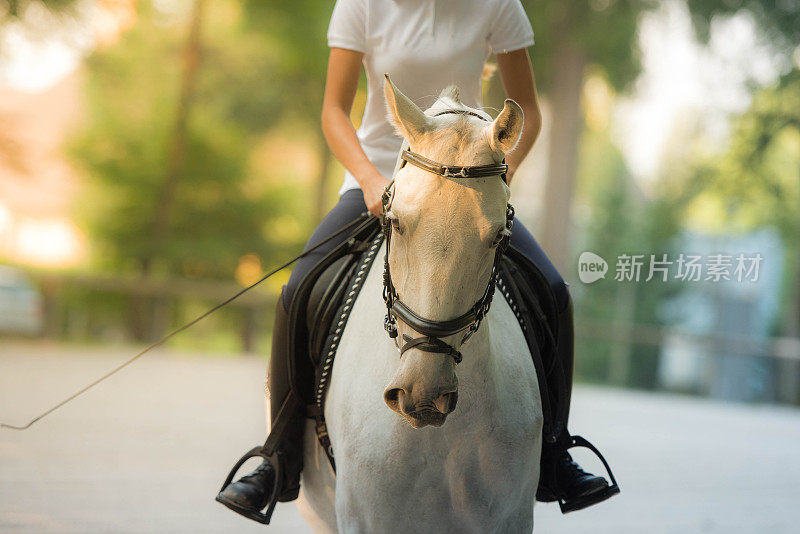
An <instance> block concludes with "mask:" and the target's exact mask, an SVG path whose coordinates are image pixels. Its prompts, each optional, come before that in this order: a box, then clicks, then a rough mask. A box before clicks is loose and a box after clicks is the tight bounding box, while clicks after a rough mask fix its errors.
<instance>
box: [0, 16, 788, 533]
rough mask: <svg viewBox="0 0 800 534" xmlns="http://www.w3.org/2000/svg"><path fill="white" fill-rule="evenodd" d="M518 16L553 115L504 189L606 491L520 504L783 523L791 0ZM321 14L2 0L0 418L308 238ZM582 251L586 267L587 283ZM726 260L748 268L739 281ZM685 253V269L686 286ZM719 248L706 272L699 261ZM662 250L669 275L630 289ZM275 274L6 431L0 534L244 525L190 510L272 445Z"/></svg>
mask: <svg viewBox="0 0 800 534" xmlns="http://www.w3.org/2000/svg"><path fill="white" fill-rule="evenodd" d="M523 5H524V6H525V9H526V11H527V13H528V15H529V16H530V18H531V22H532V24H533V28H534V32H535V34H536V45H535V46H534V47H533V48H532V49H531V56H532V61H533V66H534V71H535V73H536V77H537V84H538V87H539V90H540V93H541V97H542V104H543V112H544V130H543V132H542V136H541V138H540V139H539V140H538V141H537V144H536V146H535V147H534V149H533V150H532V152H531V153H530V155H529V156H528V158H527V159H526V161H525V162H524V164H523V166H522V167H521V168H520V170H519V172H518V173H517V175H516V176H515V178H514V181H513V185H512V191H513V196H512V202H513V204H514V206H515V208H516V210H517V214H518V216H519V217H520V218H521V219H522V220H523V221H524V222H525V223H526V224H527V225H528V226H529V228H531V229H532V230H533V231H534V235H535V236H536V237H537V239H539V241H540V242H541V243H542V244H543V246H544V248H545V250H546V251H547V252H548V254H549V255H550V257H551V258H552V259H553V261H554V263H555V264H556V265H557V267H558V268H559V270H560V271H561V273H562V274H563V275H564V277H565V278H566V279H567V281H568V282H570V285H571V288H572V293H573V297H574V299H575V309H576V321H577V337H578V341H577V359H576V381H577V382H578V384H579V385H578V387H577V388H576V390H577V391H576V400H575V402H573V413H574V416H573V425H572V426H573V427H574V431H575V432H578V433H584V434H585V435H586V436H587V437H588V438H589V439H590V440H593V441H596V442H597V444H598V446H600V448H601V449H602V450H603V451H604V452H606V453H607V457H608V458H609V460H610V461H611V464H612V466H618V472H617V473H616V474H617V476H618V478H620V484H621V485H622V486H623V493H622V495H621V496H620V497H618V498H615V500H613V501H610V502H609V503H608V504H604V505H602V506H598V507H595V508H592V509H591V510H587V511H586V512H580V513H579V514H572V515H571V516H567V517H566V518H563V519H562V518H561V517H560V516H559V515H558V514H557V513H556V512H555V511H554V510H550V508H552V507H547V508H546V507H542V508H539V509H537V514H541V517H542V519H541V520H540V521H541V524H544V525H545V526H546V527H547V530H551V531H554V532H585V531H587V530H588V529H589V528H591V529H592V530H593V531H599V532H641V531H642V530H643V529H644V528H648V530H651V531H657V532H662V531H663V532H714V531H719V532H723V531H724V532H764V531H767V529H768V530H769V531H770V532H790V531H791V530H790V529H791V526H792V525H795V526H796V524H797V520H798V519H800V516H798V512H797V511H796V499H797V498H798V497H800V495H799V494H798V490H797V487H796V483H795V481H796V480H797V477H800V455H799V454H798V452H797V451H796V447H794V446H791V444H793V443H794V444H796V443H797V441H796V440H797V439H800V411H798V409H797V406H798V405H800V4H799V3H798V2H796V1H793V0H784V1H774V0H728V1H724V2H719V1H714V0H664V1H655V0H588V1H584V0H576V1H571V2H563V1H557V0H538V1H535V2H534V1H527V0H526V1H523ZM332 9H333V2H323V1H319V0H316V1H315V0H295V1H293V2H269V1H257V0H249V1H234V0H214V1H207V0H206V1H204V0H151V1H145V0H141V1H134V0H97V1H89V0H53V1H44V0H39V1H37V0H0V419H2V420H4V421H5V422H11V423H21V422H23V421H27V420H28V419H30V418H31V417H33V416H35V415H36V414H38V413H40V412H41V411H43V410H44V409H46V408H47V407H48V406H49V405H50V404H52V403H53V402H55V401H57V400H59V399H60V397H61V396H62V395H65V394H67V393H69V392H71V391H72V390H74V389H76V388H77V387H80V386H82V385H84V384H85V383H86V382H88V381H89V380H91V379H93V378H95V377H96V376H97V375H99V374H102V372H104V371H105V370H107V369H108V368H110V367H112V366H113V365H116V364H118V363H120V362H121V361H123V360H124V359H125V358H126V357H128V356H129V355H131V354H133V353H135V352H136V351H137V349H140V348H142V347H143V346H145V345H146V344H148V343H150V342H153V341H155V340H157V339H159V338H160V337H161V336H163V335H164V334H166V333H167V332H169V331H170V330H171V329H173V328H176V327H178V326H180V325H182V324H183V323H185V322H187V321H188V320H190V319H192V318H194V317H195V316H196V315H199V314H200V313H202V312H203V311H205V310H206V309H207V308H209V307H211V306H212V305H214V304H216V303H217V302H220V301H222V300H224V299H225V298H227V297H228V296H230V295H232V294H233V293H235V292H237V291H238V290H240V289H241V288H242V287H243V286H246V285H249V284H251V283H253V282H255V281H256V280H258V279H259V278H260V277H261V276H263V274H264V273H265V272H267V271H268V270H270V269H271V268H272V267H274V266H276V265H278V264H280V263H282V262H283V261H285V260H286V259H288V258H290V257H292V256H294V255H295V254H297V253H298V252H299V251H300V250H301V249H302V246H303V244H304V242H305V240H306V238H307V236H308V235H309V234H310V232H311V230H312V229H313V228H314V227H315V225H316V223H317V222H318V221H319V220H320V219H321V217H322V216H323V215H324V214H325V213H326V212H327V210H328V209H330V207H332V205H333V204H334V203H335V201H336V191H337V190H338V187H339V185H340V181H341V178H342V174H343V169H342V167H341V165H340V164H339V163H338V162H337V161H336V160H335V159H334V158H333V156H332V155H331V153H330V150H329V149H328V147H327V145H326V143H325V140H324V138H323V136H322V132H321V130H320V127H319V114H320V108H321V102H322V91H323V85H324V78H325V70H326V61H327V52H328V50H327V48H326V42H325V34H326V30H327V25H328V21H329V17H330V13H331V11H332ZM492 61H493V59H492V58H489V62H488V64H487V68H486V69H485V77H484V104H485V105H486V106H487V107H488V108H489V109H490V110H491V109H492V108H495V109H496V108H498V107H502V100H503V90H502V86H501V84H500V81H499V77H498V76H495V75H494V68H493V65H492ZM363 82H364V80H362V83H361V87H360V89H359V92H358V95H357V97H356V103H355V106H354V110H353V120H354V123H355V124H356V125H358V123H359V120H360V116H361V112H362V110H363V105H364V102H365V84H364V83H363ZM585 251H591V252H593V253H594V254H596V255H597V256H599V257H601V258H603V259H604V260H605V261H606V262H607V264H608V272H607V273H606V275H605V277H604V278H601V279H599V280H597V281H595V282H592V283H583V282H581V280H580V278H579V260H578V258H579V256H580V254H581V253H582V252H585ZM739 254H744V255H746V256H747V257H755V256H756V255H758V256H759V257H760V258H761V260H760V261H759V263H758V271H757V272H756V273H754V272H752V271H750V273H749V276H747V277H745V279H744V280H740V279H737V276H736V272H735V268H736V257H737V256H738V255H739ZM625 255H627V256H637V255H640V256H641V259H642V261H643V266H642V268H641V269H642V270H641V276H640V277H639V278H638V280H637V279H631V278H632V277H630V276H627V277H626V276H624V275H621V274H620V262H619V258H620V257H623V256H625ZM664 255H666V258H664ZM681 255H683V257H688V256H690V255H695V256H699V257H700V261H701V262H703V263H704V265H703V267H704V268H705V269H706V270H704V271H703V272H702V273H701V274H700V275H699V276H697V279H692V278H691V277H686V276H680V274H681V273H680V267H681V266H680V265H679V261H678V260H679V258H681ZM715 255H717V256H718V255H722V256H724V257H726V258H727V260H728V261H729V262H730V264H729V265H728V267H729V268H728V269H727V271H726V272H728V273H729V276H727V277H724V276H723V277H720V276H714V274H713V271H711V270H709V269H710V266H709V264H710V262H713V261H714V260H713V257H714V256H715ZM654 259H655V260H664V259H666V260H668V261H669V262H671V263H669V264H668V267H665V268H666V269H667V270H668V272H667V273H666V275H665V276H662V273H661V272H660V271H656V272H655V275H654V276H648V275H650V274H652V273H651V272H650V269H651V266H652V265H653V260H654ZM663 265H665V264H662V266H663ZM288 274H289V272H288V271H286V272H282V273H280V274H278V275H276V276H275V277H273V278H271V279H270V280H268V281H267V282H266V283H265V284H264V285H263V287H259V288H257V289H256V290H254V291H252V292H250V293H248V294H246V295H245V296H244V297H242V298H240V299H239V300H237V301H235V302H234V303H233V304H232V305H231V306H229V307H227V308H225V309H223V310H221V311H220V312H218V313H217V314H215V315H213V316H211V317H210V318H208V319H207V320H205V321H204V322H202V323H200V324H198V325H197V326H195V327H194V328H192V329H191V330H190V331H188V332H186V333H185V334H183V335H181V336H178V337H176V338H174V339H173V340H170V341H169V342H168V343H167V345H166V348H165V349H163V350H161V351H160V352H159V353H158V354H156V355H154V356H153V357H152V358H150V357H149V356H148V358H150V359H148V360H142V361H140V362H137V364H136V366H138V368H131V369H130V370H126V371H125V373H127V374H125V375H120V376H119V377H115V378H114V379H113V381H111V382H109V383H108V384H105V385H103V386H101V388H98V391H97V392H93V393H91V394H89V395H87V396H86V397H84V398H82V399H81V400H80V401H78V402H76V403H75V404H74V405H73V406H70V407H69V408H65V409H64V411H63V412H59V414H58V415H53V417H52V420H48V421H47V422H42V423H40V425H41V426H38V427H36V428H35V429H32V430H31V431H29V432H28V433H27V434H24V435H23V434H12V433H10V431H5V430H3V431H0V530H7V531H20V532H22V531H25V532H43V531H53V532H55V531H75V532H87V531H98V532H103V531H105V532H108V531H131V532H143V531H169V532H178V531H182V530H192V531H194V532H197V531H198V530H199V531H209V532H216V531H224V530H227V529H243V528H246V527H250V526H253V527H254V526H255V524H252V525H249V524H246V522H245V520H243V519H242V520H241V521H240V520H239V518H237V517H235V516H233V515H232V514H229V513H227V512H226V511H224V510H223V509H222V508H221V507H219V506H217V505H215V504H213V503H212V501H211V499H212V497H213V495H214V494H215V493H216V490H217V488H216V485H217V484H218V483H221V481H222V478H223V477H224V475H225V469H226V468H227V467H228V465H229V464H232V463H233V461H234V460H235V459H236V457H238V455H240V454H241V453H243V452H244V451H245V450H247V449H248V448H249V447H250V446H252V445H253V444H255V443H257V442H260V441H261V440H262V439H263V432H264V421H263V411H264V408H263V405H262V401H261V392H262V388H263V374H264V368H265V361H266V357H267V356H268V347H269V339H270V335H271V333H270V327H271V315H272V309H273V307H274V304H275V301H276V298H277V295H278V293H279V291H280V287H281V285H282V284H283V283H284V282H285V281H286V279H287V278H288ZM648 278H650V279H649V280H647V279H648ZM740 278H741V277H740ZM129 371H130V372H129ZM635 390H638V391H635ZM145 392H146V394H144V393H145ZM87 428H89V430H87ZM137 455H138V456H137ZM178 457H179V458H180V460H176V458H178ZM125 458H138V460H136V462H133V463H132V462H130V461H126V460H125ZM587 462H588V463H591V461H590V460H587ZM593 467H594V466H593ZM187 478H188V480H191V481H194V482H195V483H193V484H191V486H192V487H191V488H190V489H187V488H186V487H185V486H186V480H187ZM53 481H55V483H53ZM626 482H627V483H628V485H627V487H626V485H625V484H626ZM154 485H156V486H157V487H158V488H159V498H158V499H156V498H154V497H153V495H152V493H151V490H152V488H153V486H154ZM109 489H114V491H109ZM677 494H680V496H679V495H677ZM90 496H91V497H90ZM54 501H55V502H54ZM749 506H756V507H757V509H758V511H757V512H754V511H753V510H752V509H748V508H749ZM290 507H291V508H290ZM217 508H219V510H218V509H217ZM282 508H284V509H285V510H283V511H282ZM281 514H282V517H283V519H280V521H284V522H285V523H280V524H279V525H278V526H277V527H276V529H277V530H278V531H280V529H281V528H284V529H291V530H294V531H302V529H303V528H305V527H303V526H302V525H303V523H302V521H301V520H300V519H299V517H298V516H297V512H296V511H295V510H294V507H293V506H291V505H282V507H279V508H278V512H277V513H276V517H278V516H281ZM537 517H538V516H537ZM537 521H538V519H537ZM281 525H282V526H281ZM204 529H205V530H204ZM298 529H299V530H298Z"/></svg>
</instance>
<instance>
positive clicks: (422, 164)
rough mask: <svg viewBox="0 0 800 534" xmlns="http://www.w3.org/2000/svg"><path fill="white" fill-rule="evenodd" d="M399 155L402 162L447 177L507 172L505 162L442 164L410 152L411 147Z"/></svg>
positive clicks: (491, 174) (494, 174) (479, 176)
mask: <svg viewBox="0 0 800 534" xmlns="http://www.w3.org/2000/svg"><path fill="white" fill-rule="evenodd" d="M400 157H401V158H402V159H403V161H404V162H408V163H411V164H412V165H414V166H415V167H419V168H420V169H423V170H426V171H428V172H432V173H433V174H438V175H439V176H446V177H448V178H487V177H489V176H498V175H501V176H505V174H506V173H507V172H508V165H506V164H505V163H490V164H488V165H463V166H462V165H442V164H441V163H438V162H436V161H433V160H432V159H428V158H426V157H425V156H422V155H420V154H417V153H416V152H412V151H411V149H408V150H404V151H403V152H402V153H401V154H400Z"/></svg>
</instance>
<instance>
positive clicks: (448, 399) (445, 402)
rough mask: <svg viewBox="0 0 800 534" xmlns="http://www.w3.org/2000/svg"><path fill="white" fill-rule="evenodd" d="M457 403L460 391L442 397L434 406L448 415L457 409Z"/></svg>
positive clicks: (434, 402)
mask: <svg viewBox="0 0 800 534" xmlns="http://www.w3.org/2000/svg"><path fill="white" fill-rule="evenodd" d="M457 402H458V391H451V392H448V393H444V394H442V395H440V396H439V398H437V399H436V400H435V401H433V404H434V405H435V406H436V409H437V410H439V411H440V412H442V413H443V414H445V415H447V414H449V413H450V412H452V411H453V410H455V409H456V403H457Z"/></svg>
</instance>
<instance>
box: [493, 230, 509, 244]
mask: <svg viewBox="0 0 800 534" xmlns="http://www.w3.org/2000/svg"><path fill="white" fill-rule="evenodd" d="M505 235H506V233H505V228H503V229H502V230H500V231H499V232H497V235H496V236H494V241H492V247H491V248H494V247H496V246H497V245H499V244H500V242H501V241H502V240H503V238H504V237H505Z"/></svg>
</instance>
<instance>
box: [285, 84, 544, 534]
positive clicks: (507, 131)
mask: <svg viewBox="0 0 800 534" xmlns="http://www.w3.org/2000/svg"><path fill="white" fill-rule="evenodd" d="M385 93H386V100H387V103H388V108H389V112H390V116H391V119H392V120H393V122H394V124H395V125H396V128H397V130H398V132H399V133H400V134H401V135H402V136H403V137H404V138H405V139H406V141H407V142H408V144H409V145H410V148H411V149H412V150H413V151H415V152H417V153H419V154H421V155H423V156H425V157H427V158H430V159H432V160H436V161H438V162H441V163H445V164H453V165H470V166H472V165H484V164H490V163H497V162H500V161H501V160H502V159H503V157H504V156H505V154H506V153H507V152H509V151H511V150H512V149H513V148H514V146H515V145H516V143H517V141H518V139H519V136H520V132H521V128H522V119H523V117H522V109H521V108H520V107H519V105H517V104H516V103H515V102H514V101H512V100H506V102H505V106H504V108H503V111H502V112H501V113H500V115H499V116H498V117H497V119H495V120H494V121H491V117H489V116H488V115H486V114H485V113H484V112H483V111H480V110H476V109H471V108H468V107H467V106H465V105H464V104H462V103H461V102H460V101H459V98H458V91H457V90H456V89H455V88H449V89H446V90H445V91H444V92H442V94H441V95H440V97H439V99H438V100H437V101H436V103H435V104H434V105H433V106H432V107H431V108H430V109H428V110H427V111H426V112H423V111H422V110H420V109H419V108H418V107H417V106H416V105H415V104H414V103H413V102H411V100H409V99H408V98H407V97H406V96H405V95H403V94H402V93H401V92H400V91H399V90H397V88H396V87H394V85H393V84H392V83H391V81H390V80H389V79H388V77H387V80H386V84H385ZM444 109H455V110H463V111H468V112H470V114H466V113H462V114H445V115H441V116H437V117H434V115H435V114H436V113H437V112H440V111H442V110H444ZM475 115H478V116H480V117H483V118H484V119H485V120H482V119H481V118H480V117H478V116H475ZM394 189H395V190H394V197H393V200H392V205H391V210H390V212H389V214H388V217H389V218H390V219H391V220H392V224H393V228H394V230H393V231H392V240H391V252H390V257H389V263H390V266H391V273H392V279H393V282H394V285H395V288H396V290H397V294H398V295H399V296H400V298H402V299H403V301H404V303H405V304H407V305H408V306H409V307H410V308H411V309H413V310H414V311H415V312H417V313H419V314H420V315H422V316H424V317H427V318H430V319H434V320H447V319H452V318H454V317H457V316H459V315H461V314H462V313H464V312H465V311H466V310H468V309H469V308H470V306H472V305H473V303H475V302H476V300H478V299H479V298H480V297H481V295H482V294H483V292H484V290H485V288H486V286H487V284H488V283H489V277H490V273H491V269H492V264H493V260H494V256H495V250H496V248H494V247H493V246H492V245H493V241H494V240H495V237H496V236H497V235H498V233H499V232H501V231H502V229H503V228H504V225H505V214H506V204H507V201H508V199H509V196H510V190H509V188H508V186H507V185H506V184H505V183H504V182H503V181H502V180H501V178H500V177H499V176H492V177H487V178H477V179H475V178H473V179H469V180H465V179H459V178H447V177H442V176H439V175H436V174H433V173H430V172H426V171H425V170H423V169H420V168H418V167H416V166H413V165H406V166H405V167H403V168H402V169H401V170H399V171H398V172H397V173H396V176H395V184H394ZM382 250H383V249H382ZM382 262H383V254H382V253H380V254H378V256H377V258H376V260H375V262H374V263H373V268H372V269H371V271H370V273H369V275H368V277H367V279H366V282H365V285H364V287H363V289H362V290H361V293H360V297H359V298H358V300H357V302H356V304H355V307H354V309H353V311H352V313H351V315H350V319H349V322H348V324H347V327H346V329H345V332H344V335H343V339H342V341H341V344H340V346H339V349H338V354H337V356H336V360H335V363H334V368H333V376H332V382H331V384H330V388H329V390H328V393H327V403H326V408H325V417H326V419H327V422H328V430H329V432H330V439H331V442H332V445H333V451H334V454H335V458H336V468H337V472H336V474H335V475H334V473H333V470H332V469H331V467H330V465H329V463H328V461H327V459H326V457H325V454H324V453H323V451H322V449H321V447H320V446H319V444H318V442H317V439H316V436H315V433H314V426H313V423H309V425H308V431H307V432H306V446H305V448H306V450H305V467H304V471H303V483H302V489H303V492H302V493H303V494H302V496H301V501H300V503H299V506H300V509H301V512H302V513H303V515H304V517H305V518H306V520H307V521H308V522H309V523H310V524H311V525H312V527H313V528H314V530H315V531H316V532H342V533H384V532H424V533H430V532H436V533H441V534H445V533H451V532H452V533H468V532H475V533H488V532H501V533H516V532H525V533H529V532H531V531H532V529H533V504H534V500H535V495H536V488H537V485H538V480H539V456H540V452H541V444H542V442H541V440H542V432H541V431H542V407H541V399H540V396H539V387H538V383H537V380H536V371H535V369H534V366H533V363H532V359H531V354H530V352H529V350H528V347H527V345H526V343H525V339H524V338H523V335H522V332H521V330H520V327H519V323H518V322H517V320H516V318H515V316H514V314H513V312H512V311H511V309H510V308H509V306H508V304H507V303H506V301H505V299H503V297H502V295H501V294H499V293H498V294H497V295H496V297H495V299H494V304H493V305H492V308H491V311H490V312H489V314H488V315H487V316H486V318H485V319H484V320H483V322H482V324H481V326H480V328H479V329H478V330H477V332H475V334H474V335H472V337H471V338H470V339H469V340H468V341H466V342H465V343H464V344H463V345H461V346H459V343H460V341H461V339H462V337H463V333H462V334H457V335H452V336H449V337H446V338H444V341H446V342H447V343H449V344H451V345H454V346H455V347H456V348H458V349H459V350H460V351H461V353H462V354H463V361H462V362H461V363H460V364H459V365H458V366H456V364H455V361H454V359H453V358H452V357H450V356H449V355H447V354H436V353H430V352H421V351H419V350H417V349H411V350H408V351H407V352H405V353H404V354H403V355H402V357H400V355H399V353H398V348H397V346H396V345H395V341H394V340H392V339H390V338H389V337H388V336H387V334H386V332H385V331H384V325H383V320H384V314H385V312H386V308H385V305H384V302H383V299H382V296H381V294H382V289H383V284H382V269H381V266H382ZM375 265H377V266H378V267H377V268H375V267H374V266H375ZM398 323H399V324H398V329H399V331H400V334H401V336H400V338H398V339H403V338H402V335H403V334H404V333H405V334H409V335H411V336H412V337H414V336H418V335H419V334H417V333H415V332H413V331H412V330H411V329H410V328H409V327H408V325H406V324H403V322H402V321H398ZM456 395H457V397H456ZM398 399H399V400H398ZM456 399H457V400H458V402H457V403H456ZM419 406H423V407H427V411H426V410H417V411H415V407H419ZM451 411H452V413H449V412H451ZM426 413H427V415H428V417H426V416H425V414H426ZM448 413H449V416H448ZM431 416H436V417H431ZM445 418H447V420H446V421H445Z"/></svg>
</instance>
